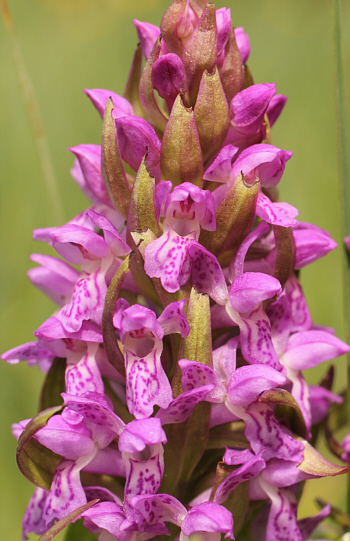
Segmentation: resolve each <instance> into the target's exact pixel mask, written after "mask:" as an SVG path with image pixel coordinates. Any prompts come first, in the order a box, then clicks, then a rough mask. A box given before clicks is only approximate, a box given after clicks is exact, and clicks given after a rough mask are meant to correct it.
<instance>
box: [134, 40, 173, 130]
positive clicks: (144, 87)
mask: <svg viewBox="0 0 350 541" xmlns="http://www.w3.org/2000/svg"><path fill="white" fill-rule="evenodd" d="M160 49H161V36H159V37H158V39H157V41H156V42H155V44H154V47H153V49H152V52H151V54H150V56H149V58H148V60H147V62H146V65H145V68H144V70H143V72H142V75H141V79H140V101H141V105H142V107H143V108H144V110H145V112H146V113H147V118H148V119H149V120H150V122H151V123H152V124H153V125H154V126H155V127H156V128H158V129H159V130H161V131H162V132H163V131H164V130H165V127H166V124H167V119H166V116H165V113H164V112H163V111H162V110H161V107H160V105H159V104H158V102H157V100H156V97H155V95H154V90H153V87H152V69H153V66H154V64H155V62H156V61H157V60H158V58H159V55H160Z"/></svg>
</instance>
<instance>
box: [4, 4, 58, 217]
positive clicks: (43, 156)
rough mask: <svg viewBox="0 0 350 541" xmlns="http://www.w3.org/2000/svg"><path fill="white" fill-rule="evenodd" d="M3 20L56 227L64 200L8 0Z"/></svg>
mask: <svg viewBox="0 0 350 541" xmlns="http://www.w3.org/2000/svg"><path fill="white" fill-rule="evenodd" d="M0 6H1V12H2V18H3V21H4V23H5V26H6V29H7V31H8V34H9V37H10V40H11V46H12V54H13V60H14V65H15V68H16V71H17V77H18V80H19V84H20V89H21V92H22V97H23V102H24V105H25V108H26V110H27V114H28V119H29V124H30V127H31V129H32V131H33V136H34V141H35V144H36V147H37V151H38V155H39V160H40V165H41V169H42V172H43V177H44V181H45V188H46V192H47V196H48V199H49V201H50V207H51V208H50V217H51V220H52V221H53V222H54V223H55V224H56V225H61V224H62V223H64V213H63V205H62V200H61V197H60V194H59V191H58V187H57V182H56V179H55V173H54V168H53V165H52V161H51V157H50V152H49V147H48V143H47V138H46V135H45V131H44V127H43V123H42V121H41V117H40V113H39V108H38V104H37V101H36V99H35V94H34V89H33V85H32V82H31V80H30V78H29V75H28V73H27V70H26V68H25V65H24V61H23V57H22V52H21V49H20V46H19V43H18V40H17V36H16V32H15V28H14V24H13V20H12V17H11V13H10V10H9V7H8V4H7V1H6V0H0Z"/></svg>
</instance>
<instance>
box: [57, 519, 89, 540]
mask: <svg viewBox="0 0 350 541" xmlns="http://www.w3.org/2000/svg"><path fill="white" fill-rule="evenodd" d="M64 541H96V536H95V535H94V534H92V533H91V532H90V531H89V530H87V529H86V528H84V526H83V519H80V520H77V522H74V523H72V524H70V525H69V526H68V528H67V532H66V535H65V537H64Z"/></svg>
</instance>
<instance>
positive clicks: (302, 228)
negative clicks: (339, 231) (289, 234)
mask: <svg viewBox="0 0 350 541" xmlns="http://www.w3.org/2000/svg"><path fill="white" fill-rule="evenodd" d="M293 236H294V240H295V248H296V255H295V268H296V269H302V268H303V267H306V265H310V264H311V263H314V261H317V260H318V259H320V258H321V257H324V256H325V255H327V254H328V252H330V251H331V250H334V249H335V248H336V247H337V243H336V242H335V241H334V240H333V239H332V238H331V236H330V234H329V233H328V231H325V230H324V229H321V228H320V227H317V226H315V225H311V224H307V223H303V222H299V223H298V225H297V226H296V227H295V228H294V229H293Z"/></svg>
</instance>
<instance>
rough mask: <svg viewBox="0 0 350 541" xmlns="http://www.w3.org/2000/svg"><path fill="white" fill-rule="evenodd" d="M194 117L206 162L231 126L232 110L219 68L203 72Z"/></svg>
mask: <svg viewBox="0 0 350 541" xmlns="http://www.w3.org/2000/svg"><path fill="white" fill-rule="evenodd" d="M194 118H195V120H196V126H197V130H198V136H199V141H200V144H201V149H202V154H203V161H204V162H205V161H206V160H207V159H208V158H210V156H212V155H213V154H214V153H215V152H216V151H217V150H218V149H219V148H220V146H221V144H222V143H223V142H224V140H225V137H226V134H227V132H228V129H229V127H230V111H229V107H228V104H227V100H226V97H225V93H224V90H223V88H222V84H221V81H220V77H219V72H218V69H217V68H216V69H215V71H214V72H213V73H208V72H207V70H204V72H203V75H202V79H201V84H200V87H199V92H198V96H197V101H196V105H195V107H194Z"/></svg>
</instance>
